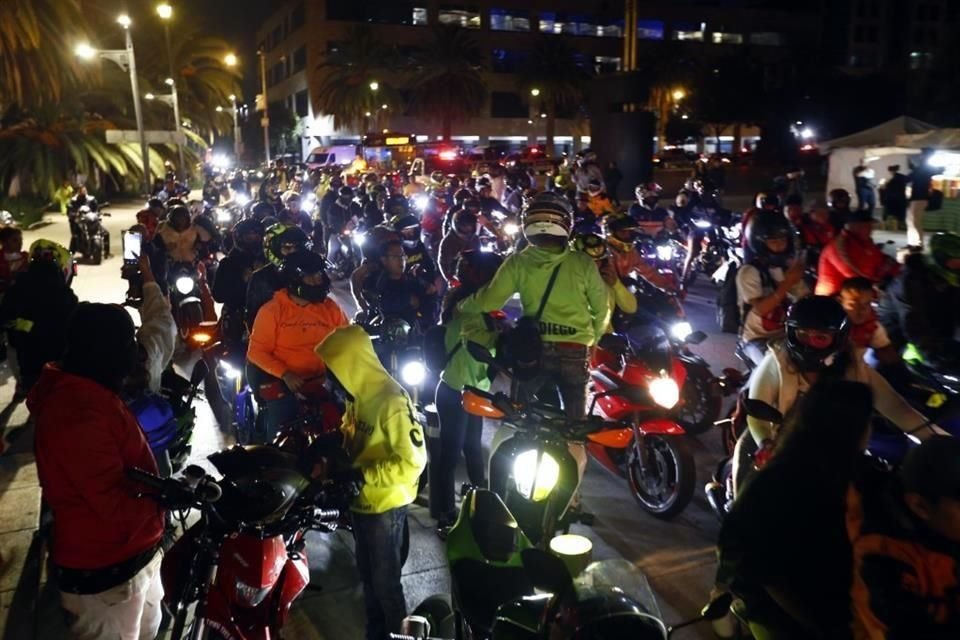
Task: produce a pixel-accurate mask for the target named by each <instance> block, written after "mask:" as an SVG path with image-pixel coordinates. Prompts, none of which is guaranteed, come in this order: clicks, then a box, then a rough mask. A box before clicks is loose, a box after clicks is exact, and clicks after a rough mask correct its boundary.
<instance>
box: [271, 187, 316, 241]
mask: <svg viewBox="0 0 960 640" xmlns="http://www.w3.org/2000/svg"><path fill="white" fill-rule="evenodd" d="M281 200H282V201H283V209H281V210H280V211H278V212H277V220H279V221H280V222H281V223H282V224H286V225H291V226H294V225H296V226H298V227H300V228H301V229H303V232H304V233H306V234H307V235H310V234H311V233H312V232H313V220H311V219H310V214H309V213H307V212H306V211H304V210H303V208H302V200H301V198H300V194H299V193H297V192H296V191H287V192H286V193H285V194H283V198H282V199H281Z"/></svg>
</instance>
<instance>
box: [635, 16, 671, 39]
mask: <svg viewBox="0 0 960 640" xmlns="http://www.w3.org/2000/svg"><path fill="white" fill-rule="evenodd" d="M664 31H665V29H664V26H663V21H662V20H639V21H638V22H637V37H638V38H640V39H641V40H663V35H664Z"/></svg>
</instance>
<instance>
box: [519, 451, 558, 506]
mask: <svg viewBox="0 0 960 640" xmlns="http://www.w3.org/2000/svg"><path fill="white" fill-rule="evenodd" d="M559 480H560V465H559V464H557V461H556V460H554V458H553V456H551V455H550V454H549V453H546V452H542V453H541V452H538V451H537V450H536V449H530V450H529V451H524V452H523V453H521V454H520V455H518V456H517V458H516V459H515V460H514V461H513V481H514V483H516V485H517V493H519V494H520V495H522V496H523V497H524V498H526V499H527V500H533V501H534V502H540V501H541V500H545V499H546V498H547V497H548V496H549V495H550V492H551V491H553V489H554V487H556V486H557V482H558V481H559Z"/></svg>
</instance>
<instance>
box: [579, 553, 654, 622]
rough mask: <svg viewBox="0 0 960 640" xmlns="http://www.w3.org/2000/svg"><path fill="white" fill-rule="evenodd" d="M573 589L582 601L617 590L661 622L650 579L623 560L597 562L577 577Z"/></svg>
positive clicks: (630, 563)
mask: <svg viewBox="0 0 960 640" xmlns="http://www.w3.org/2000/svg"><path fill="white" fill-rule="evenodd" d="M574 585H575V587H576V590H577V597H578V599H580V600H587V599H591V598H593V597H594V596H595V594H596V593H598V592H602V591H610V590H614V591H618V592H622V593H624V594H626V595H627V596H629V598H630V599H631V600H633V601H634V602H635V603H636V604H638V605H639V606H640V608H641V609H643V611H644V612H645V613H648V614H650V615H651V616H653V617H655V618H657V619H662V616H661V614H660V607H659V606H657V599H656V598H655V597H654V595H653V589H651V588H650V581H649V580H647V576H646V575H645V574H644V573H643V571H641V570H640V569H638V568H637V567H636V565H634V564H633V563H632V562H629V561H627V560H624V559H622V558H621V559H617V560H604V561H602V562H594V563H593V564H591V565H590V566H588V567H587V568H586V569H585V570H584V571H583V573H582V574H580V576H579V577H577V579H576V580H575V581H574ZM611 613H612V612H611Z"/></svg>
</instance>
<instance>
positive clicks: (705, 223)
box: [693, 220, 713, 229]
mask: <svg viewBox="0 0 960 640" xmlns="http://www.w3.org/2000/svg"><path fill="white" fill-rule="evenodd" d="M693 224H694V226H695V227H696V228H697V229H709V228H710V227H712V226H713V224H711V222H710V221H709V220H694V221H693Z"/></svg>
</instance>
